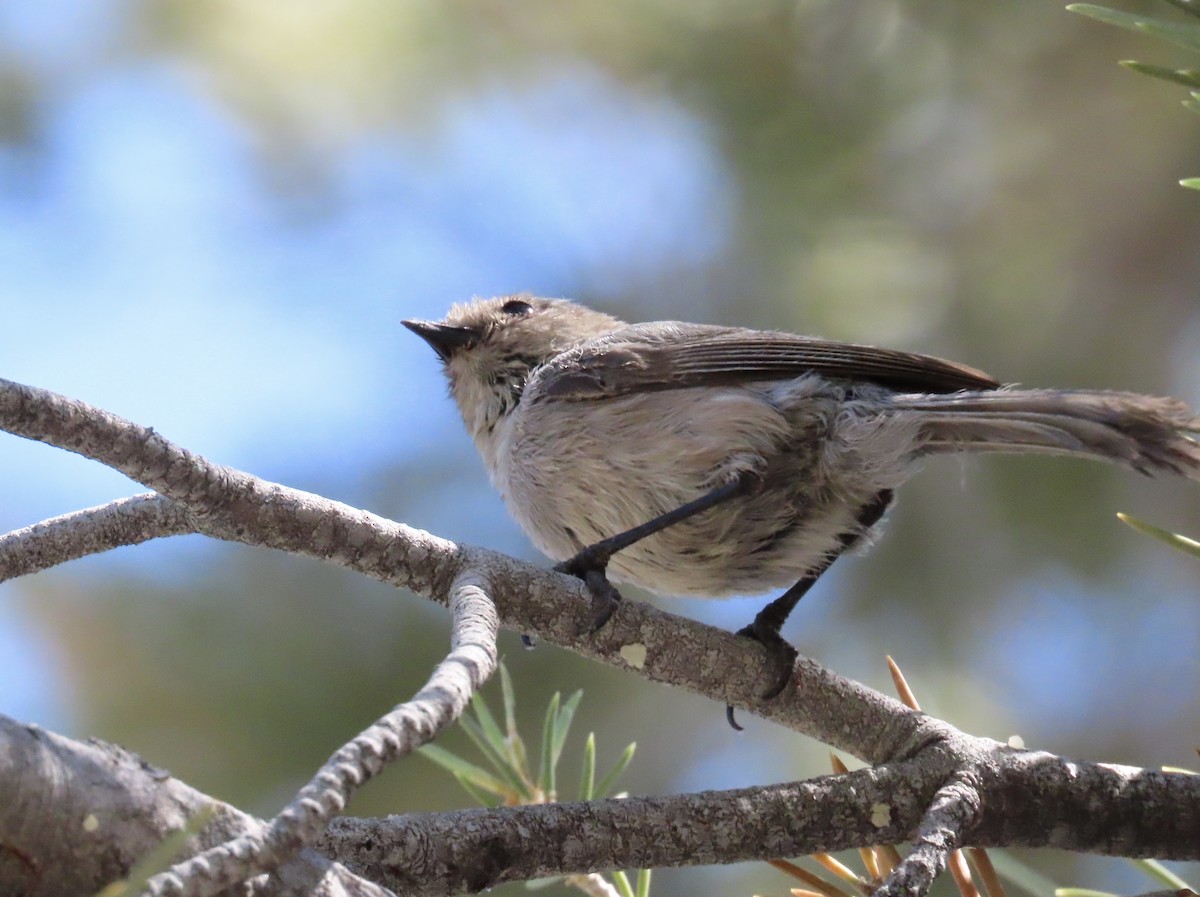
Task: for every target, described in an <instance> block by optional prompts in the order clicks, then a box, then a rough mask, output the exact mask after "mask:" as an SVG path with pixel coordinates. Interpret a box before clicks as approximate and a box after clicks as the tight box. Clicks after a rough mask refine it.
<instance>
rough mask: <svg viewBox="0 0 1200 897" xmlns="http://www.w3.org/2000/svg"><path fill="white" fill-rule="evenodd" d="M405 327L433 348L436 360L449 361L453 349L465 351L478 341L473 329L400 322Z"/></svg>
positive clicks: (430, 322)
mask: <svg viewBox="0 0 1200 897" xmlns="http://www.w3.org/2000/svg"><path fill="white" fill-rule="evenodd" d="M400 323H401V324H403V325H404V326H405V327H407V328H408V329H409V330H411V331H412V332H413V333H415V334H416V335H417V336H419V337H420V338H421V339H423V340H425V342H427V343H429V345H430V346H432V347H433V351H434V352H437V354H438V358H440V359H442V361H449V360H450V356H451V355H452V354H453V353H454V350H455V349H465V348H467V347H468V346H470V345H471V344H473V343H475V342H476V341H477V340H478V339H479V336H480V334H479V331H478V330H476V329H475V328H474V327H451V326H450V325H449V324H438V323H437V322H435V321H401V322H400Z"/></svg>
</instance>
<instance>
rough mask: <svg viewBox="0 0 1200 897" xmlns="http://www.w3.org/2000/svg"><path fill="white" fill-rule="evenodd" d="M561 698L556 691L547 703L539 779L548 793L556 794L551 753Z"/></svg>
mask: <svg viewBox="0 0 1200 897" xmlns="http://www.w3.org/2000/svg"><path fill="white" fill-rule="evenodd" d="M561 699H562V695H561V694H560V693H559V692H555V693H554V695H553V696H552V697H551V698H550V702H549V703H548V704H547V705H546V716H545V719H544V720H543V721H542V754H541V765H540V767H539V769H538V778H537V781H538V786H539V787H540V788H541V789H542V790H543V791H545V792H546V793H547V794H554V779H555V775H554V761H553V758H552V756H551V755H552V754H553V752H554V748H553V745H554V724H555V721H556V720H557V719H558V704H559V701H560V700H561Z"/></svg>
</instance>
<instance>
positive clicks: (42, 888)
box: [0, 716, 383, 897]
mask: <svg viewBox="0 0 1200 897" xmlns="http://www.w3.org/2000/svg"><path fill="white" fill-rule="evenodd" d="M0 744H2V745H3V746H4V749H3V750H0V783H2V787H0V793H3V795H4V799H3V800H0V894H26V895H30V897H37V895H59V894H93V893H95V892H96V891H97V890H98V889H99V888H100V887H101V886H103V885H105V884H108V883H109V882H112V881H116V880H117V879H120V878H124V877H125V875H126V874H127V873H128V870H129V867H130V866H131V865H132V864H133V862H134V861H135V860H137V859H139V858H140V857H142V856H144V855H145V854H146V853H148V852H149V851H150V850H151V849H153V848H154V847H157V846H158V844H159V843H160V842H161V841H162V839H163V838H164V837H166V836H167V835H168V834H169V833H170V832H173V831H177V830H179V829H181V828H183V826H184V824H185V823H186V822H187V821H188V820H189V819H190V818H192V817H193V816H195V815H196V814H197V813H199V812H200V811H201V810H202V809H205V808H207V807H210V806H211V807H215V810H216V815H215V817H214V818H213V821H212V822H211V823H209V825H208V826H207V827H206V828H205V829H204V831H203V832H201V833H200V834H199V835H198V836H197V837H196V838H195V839H194V841H195V844H194V845H192V846H193V848H195V849H202V848H204V847H208V846H210V845H212V844H215V843H219V842H221V841H224V840H226V839H228V838H232V837H236V836H238V835H240V834H243V833H245V832H248V831H253V830H254V829H255V828H257V827H258V826H259V825H260V824H261V823H260V822H259V820H257V819H255V818H254V817H253V816H249V815H247V814H245V813H243V812H241V811H240V810H238V809H237V808H236V807H232V806H230V805H229V804H226V803H223V802H221V801H218V800H215V799H213V798H211V797H208V796H207V795H205V794H201V793H200V792H199V791H196V790H195V789H193V788H191V787H189V786H188V785H185V784H184V783H183V782H180V781H179V780H178V779H175V778H172V777H171V776H170V775H168V774H166V773H165V772H163V771H162V770H161V769H156V768H155V767H153V766H151V765H150V764H149V763H146V762H145V761H144V760H142V759H141V758H140V757H138V756H136V755H135V754H131V753H130V752H129V751H126V750H125V749H124V748H120V747H117V746H116V745H113V744H108V743H106V742H103V741H100V740H98V739H90V740H89V741H87V742H86V743H85V742H79V741H73V740H72V739H70V738H64V737H62V736H61V735H56V734H54V733H53V732H47V731H45V730H44V729H40V728H38V727H37V726H26V725H21V724H20V723H17V722H15V721H13V720H11V719H9V718H8V717H5V716H0ZM281 876H282V878H281V880H280V881H279V882H277V884H279V887H272V888H268V889H258V890H256V893H259V894H263V895H267V894H274V895H280V897H282V895H284V894H289V895H297V894H301V893H303V894H305V895H309V897H332V895H334V894H342V895H346V894H356V895H364V897H365V895H377V897H378V895H382V893H383V892H382V891H381V889H380V888H378V887H377V886H375V885H373V884H371V883H369V882H366V881H364V880H362V879H360V878H358V877H357V876H355V875H353V874H351V873H350V872H348V871H347V870H346V869H345V868H344V867H343V866H339V865H337V864H335V863H332V862H330V860H328V859H327V858H326V857H324V856H322V855H320V854H318V853H315V852H313V851H305V852H303V853H302V854H300V855H298V856H297V857H295V858H294V859H293V861H292V862H290V863H289V864H288V865H287V867H286V869H284V870H281ZM283 881H286V882H287V884H286V885H283V884H282V882H283ZM231 893H232V892H231ZM240 893H248V892H247V891H246V890H244V889H243V890H242V891H241V892H240Z"/></svg>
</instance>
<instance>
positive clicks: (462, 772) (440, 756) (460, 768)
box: [417, 744, 506, 803]
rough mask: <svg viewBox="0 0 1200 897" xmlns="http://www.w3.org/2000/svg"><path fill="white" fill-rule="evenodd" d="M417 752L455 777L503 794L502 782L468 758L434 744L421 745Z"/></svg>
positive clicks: (503, 785) (503, 786)
mask: <svg viewBox="0 0 1200 897" xmlns="http://www.w3.org/2000/svg"><path fill="white" fill-rule="evenodd" d="M417 753H419V754H421V755H422V756H423V757H426V758H427V759H429V760H432V761H433V762H434V763H436V764H437V765H438V766H440V767H442V769H444V770H446V771H448V772H450V773H452V774H453V775H454V777H455V778H457V779H459V780H465V781H467V782H470V783H471V784H472V785H473V786H477V787H479V788H483V789H485V790H487V791H490V792H492V793H493V794H504V793H505V791H506V788H505V784H504V782H502V781H501V780H500V779H498V778H496V777H495V776H494V775H492V774H491V773H490V772H488V771H487V770H486V769H484V768H483V767H482V766H476V765H475V764H474V763H472V762H470V761H469V760H464V759H463V758H462V757H460V756H458V754H455V753H452V752H451V751H448V750H446V749H445V748H441V747H438V746H437V745H436V744H424V745H421V747H419V748H417ZM485 803H487V801H485Z"/></svg>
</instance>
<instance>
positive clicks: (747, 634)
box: [725, 617, 799, 732]
mask: <svg viewBox="0 0 1200 897" xmlns="http://www.w3.org/2000/svg"><path fill="white" fill-rule="evenodd" d="M737 635H739V636H741V637H743V638H748V639H753V640H754V641H756V642H758V643H759V644H760V645H762V646H763V647H764V648H765V649H766V650H767V654H768V655H770V657H771V660H772V666H774V667H775V668H776V670H778V672H777V674H776V678H775V680H774V681H773V682H772V683H771V687H770V688H768V689H767V690H766V691H765V692H763V694H762V699H763V700H764V701H769V700H771V699H772V698H775V697H778V696H779V694H780V692H782V691H783V690H784V689H785V688H787V684H788V682H790V681H791V679H792V670H793V669H794V668H795V666H796V658H797V657H798V656H799V652H798V651H797V650H796V649H795V648H793V647H792V646H791V645H790V644H789V643H788V641H787V639H785V638H784V637H783V636H782V635H780V634H779V630H778V629H776V628H774V627H773V626H771V625H769V624H765V623H764V622H763V621H762V620H760V619H758V618H757V617H756V618H755V620H754V622H753V623H751V624H750V625H749V626H744V627H742V628H741V629H739V630H738V631H737ZM725 719H726V720H728V721H729V725H730V726H732V727H733V728H734V729H735V730H737V731H738V732H740V731H742V727H741V726H740V725H738V721H737V718H736V717H735V716H734V714H733V706H732V705H730V704H726V705H725Z"/></svg>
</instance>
